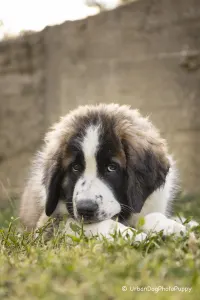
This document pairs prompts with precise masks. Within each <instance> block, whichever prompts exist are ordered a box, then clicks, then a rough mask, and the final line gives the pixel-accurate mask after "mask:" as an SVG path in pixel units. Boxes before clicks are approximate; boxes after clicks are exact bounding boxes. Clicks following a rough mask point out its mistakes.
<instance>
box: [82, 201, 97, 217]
mask: <svg viewBox="0 0 200 300" xmlns="http://www.w3.org/2000/svg"><path fill="white" fill-rule="evenodd" d="M97 208H98V204H97V203H95V202H94V201H92V200H89V199H85V200H81V201H80V202H79V203H78V204H77V212H78V214H79V216H81V217H83V218H85V219H90V218H92V217H93V216H94V215H95V212H96V211H97Z"/></svg>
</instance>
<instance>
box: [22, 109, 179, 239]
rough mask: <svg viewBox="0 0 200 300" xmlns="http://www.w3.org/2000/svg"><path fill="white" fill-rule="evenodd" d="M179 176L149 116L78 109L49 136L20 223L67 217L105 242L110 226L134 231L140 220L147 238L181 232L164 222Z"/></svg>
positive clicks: (38, 223)
mask: <svg viewBox="0 0 200 300" xmlns="http://www.w3.org/2000/svg"><path fill="white" fill-rule="evenodd" d="M176 177H177V175H176V168H175V164H174V162H173V160H172V158H171V156H170V155H169V154H168V152H167V147H166V143H165V141H164V140H163V139H162V138H161V137H160V135H159V133H158V131H157V129H156V128H155V127H154V126H153V125H152V124H151V122H150V121H149V120H148V118H144V117H142V116H141V115H140V113H139V112H138V111H137V110H133V109H131V108H130V107H129V106H120V105H117V104H108V105H106V104H100V105H96V106H93V105H91V106H81V107H79V108H78V109H76V110H74V111H72V112H70V113H69V114H67V115H66V116H64V117H63V118H61V120H60V122H58V123H57V124H55V125H54V126H53V127H52V129H51V131H50V132H48V133H47V135H46V137H45V143H44V145H43V147H42V150H41V151H39V152H38V153H37V155H36V157H35V159H34V162H33V165H32V168H31V174H30V177H29V180H28V182H27V185H26V187H25V190H24V193H23V196H22V200H21V208H20V217H21V220H22V222H23V223H24V224H25V226H26V227H27V228H28V229H32V228H36V227H38V226H41V225H42V224H43V223H44V220H46V218H47V217H49V216H60V215H63V214H68V215H69V218H70V219H73V220H75V221H76V222H80V220H83V222H84V229H85V231H86V233H87V234H90V233H92V234H93V233H94V234H96V233H102V234H104V235H107V236H108V235H109V234H110V233H111V232H112V230H113V228H117V229H119V230H120V231H124V230H126V229H127V228H128V227H135V226H136V224H137V221H138V218H139V217H141V216H142V217H144V218H145V220H146V221H145V224H144V226H143V229H144V231H146V232H148V231H150V230H155V231H160V230H164V232H165V233H166V234H168V233H173V232H180V231H184V230H185V227H184V226H183V225H181V224H179V223H178V222H175V221H172V220H170V219H168V218H167V217H168V215H169V213H170V203H171V201H172V199H173V195H174V191H175V188H176ZM116 217H117V218H118V220H119V222H118V223H117V222H115V221H113V218H116ZM125 225H126V226H128V227H126V226H125ZM67 228H68V229H69V227H68V226H66V231H67V232H68V229H67Z"/></svg>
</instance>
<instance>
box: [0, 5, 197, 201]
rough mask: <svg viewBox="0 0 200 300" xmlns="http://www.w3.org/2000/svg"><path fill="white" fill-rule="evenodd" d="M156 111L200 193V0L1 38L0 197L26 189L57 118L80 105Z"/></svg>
mask: <svg viewBox="0 0 200 300" xmlns="http://www.w3.org/2000/svg"><path fill="white" fill-rule="evenodd" d="M99 102H106V103H109V102H118V103H126V104H131V105H132V107H136V108H139V109H140V110H141V112H142V113H144V114H149V115H150V117H151V119H152V120H153V122H154V123H155V124H156V125H157V126H158V127H159V128H160V130H161V132H162V133H163V135H164V137H166V138H167V140H168V143H169V146H170V150H171V151H172V152H173V153H174V156H175V158H176V159H177V161H178V165H179V169H180V173H181V179H182V186H183V189H184V191H185V192H190V193H196V192H200V184H199V183H200V155H198V154H199V152H200V150H199V149H200V117H199V112H200V2H199V1H198V0H191V1H188V0H176V1H174V0H140V1H138V2H134V3H132V4H130V5H127V6H124V7H120V8H119V9H116V10H114V11H110V12H104V13H102V14H100V15H97V16H95V17H90V18H88V19H85V20H81V21H76V22H66V23H64V24H62V25H59V26H54V27H48V28H46V29H45V30H44V31H43V32H41V33H37V34H33V35H30V36H25V37H23V38H21V39H18V40H16V41H11V42H2V43H1V44H0V104H1V106H0V182H1V186H0V190H2V191H1V192H0V197H1V198H2V199H5V198H6V197H7V193H9V194H12V193H16V194H18V193H19V192H20V190H21V187H22V185H23V182H24V177H25V175H26V173H27V166H28V162H29V161H30V158H31V156H32V153H33V152H34V151H35V149H36V148H37V147H38V145H39V144H40V143H41V140H42V137H43V134H44V132H45V130H46V129H47V128H48V127H49V125H50V124H51V123H52V122H54V121H56V120H58V117H59V116H60V115H64V114H66V113H67V112H68V111H69V109H72V108H75V107H76V106H77V105H79V104H88V103H99Z"/></svg>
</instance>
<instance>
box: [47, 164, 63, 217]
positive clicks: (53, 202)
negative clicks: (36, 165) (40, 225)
mask: <svg viewBox="0 0 200 300" xmlns="http://www.w3.org/2000/svg"><path fill="white" fill-rule="evenodd" d="M62 180H63V170H62V168H61V167H60V165H59V164H58V163H57V164H56V165H53V166H52V167H51V168H50V169H49V170H48V171H47V175H46V180H45V182H44V184H45V187H46V193H47V198H46V206H45V213H46V215H47V216H48V217H49V216H51V215H52V214H53V212H54V211H55V209H56V207H57V204H58V201H59V199H60V195H61V183H62Z"/></svg>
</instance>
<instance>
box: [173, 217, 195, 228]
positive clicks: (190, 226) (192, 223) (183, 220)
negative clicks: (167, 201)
mask: <svg viewBox="0 0 200 300" xmlns="http://www.w3.org/2000/svg"><path fill="white" fill-rule="evenodd" d="M174 220H175V221H177V222H178V223H184V222H185V221H186V220H187V219H186V218H184V217H182V216H181V217H179V218H178V217H176V218H174ZM185 226H186V227H187V228H190V229H191V228H194V227H197V226H199V223H198V222H196V221H194V220H191V221H189V222H188V223H186V224H185Z"/></svg>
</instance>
